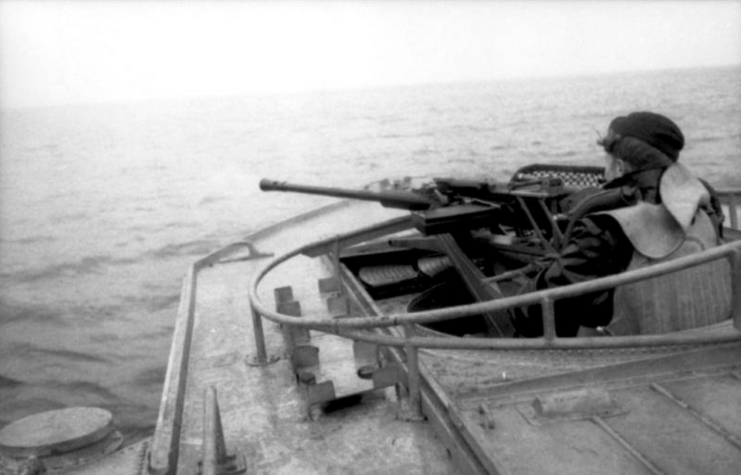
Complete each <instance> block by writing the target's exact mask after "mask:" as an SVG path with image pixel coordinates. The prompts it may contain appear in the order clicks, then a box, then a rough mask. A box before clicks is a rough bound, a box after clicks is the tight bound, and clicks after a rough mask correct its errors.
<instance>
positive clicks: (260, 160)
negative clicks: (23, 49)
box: [0, 68, 741, 440]
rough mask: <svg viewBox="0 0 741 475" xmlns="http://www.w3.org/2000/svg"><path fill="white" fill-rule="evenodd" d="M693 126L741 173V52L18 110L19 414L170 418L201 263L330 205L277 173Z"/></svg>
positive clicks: (576, 159) (480, 160) (6, 240)
mask: <svg viewBox="0 0 741 475" xmlns="http://www.w3.org/2000/svg"><path fill="white" fill-rule="evenodd" d="M634 110H654V111H657V112H662V113H665V114H666V115H668V116H669V117H672V118H673V119H675V120H676V122H677V123H678V124H679V125H680V127H681V128H682V129H683V131H684V133H685V135H686V138H687V143H688V145H687V147H686V149H685V151H684V152H683V155H682V158H681V160H682V161H683V162H684V163H686V164H687V165H688V166H689V167H690V168H691V169H693V170H694V171H696V172H697V173H698V174H700V175H702V176H704V177H706V178H707V179H708V180H709V181H710V182H711V183H713V184H715V185H717V186H718V187H733V186H737V187H738V186H741V166H740V165H741V68H723V69H707V70H685V71H671V72H661V73H642V74H621V75H614V76H600V77H583V78H570V79H538V80H525V81H506V82H485V83H484V82H482V83H478V84H451V85H438V86H421V87H399V88H388V89H376V90H363V91H342V92H331V93H330V92H326V93H312V94H294V95H285V96H266V97H244V98H229V99H204V100H188V101H182V102H156V103H141V104H126V105H98V106H75V107H60V108H48V109H16V110H7V111H3V112H2V116H1V119H0V425H4V424H6V423H9V422H11V421H13V420H15V419H17V418H20V417H24V416H26V415H29V414H32V413H36V412H39V411H45V410H50V409H56V408H61V407H67V406H78V405H92V406H99V407H104V408H106V409H108V410H110V411H112V412H113V414H114V416H115V417H116V420H117V423H118V426H119V428H120V429H122V430H123V432H124V433H125V435H126V436H127V437H128V438H129V440H133V439H135V438H138V437H141V436H143V435H145V434H148V433H149V432H151V430H152V428H153V425H154V421H155V419H156V415H157V410H158V405H159V399H160V391H161V387H162V381H163V378H164V375H165V370H166V362H167V356H168V352H169V347H170V341H171V332H172V330H173V328H174V320H175V315H176V311H177V302H178V297H179V291H180V285H181V281H182V277H183V276H184V274H185V271H186V269H187V267H188V265H189V264H190V263H191V262H192V261H194V260H195V259H196V258H198V257H200V256H202V255H204V254H206V253H208V252H210V251H213V250H215V249H217V248H219V247H220V246H222V245H225V244H227V243H229V242H231V241H234V240H238V239H241V238H242V237H244V236H245V235H247V234H249V233H250V232H251V231H254V230H256V229H259V228H261V227H263V226H265V225H268V224H271V223H274V222H277V221H278V220H280V219H282V218H285V217H288V216H290V215H293V214H296V213H298V212H300V211H302V210H307V209H309V208H311V207H313V206H315V205H316V203H317V201H315V199H314V198H311V197H304V196H292V195H288V194H282V193H281V194H263V193H261V192H260V191H259V189H258V181H259V180H260V178H263V177H269V178H276V179H286V180H292V181H298V182H307V183H311V184H326V185H329V186H346V187H359V186H361V185H363V184H364V183H367V182H369V181H372V180H374V179H380V178H384V177H389V176H391V177H393V176H404V175H411V176H420V175H437V176H465V177H479V178H491V179H501V180H505V179H507V178H508V177H509V176H510V175H511V174H512V173H513V172H514V171H515V170H516V169H517V168H518V167H520V166H523V165H526V164H529V163H533V162H551V163H563V164H601V163H602V162H601V157H602V153H601V152H600V150H599V148H598V147H597V146H596V145H595V140H596V139H597V133H596V131H600V132H603V131H604V129H605V128H606V126H607V124H608V123H609V121H610V120H611V119H612V118H613V117H614V116H616V115H619V114H625V113H628V112H630V111H634Z"/></svg>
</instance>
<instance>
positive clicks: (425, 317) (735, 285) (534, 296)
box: [249, 237, 741, 349]
mask: <svg viewBox="0 0 741 475" xmlns="http://www.w3.org/2000/svg"><path fill="white" fill-rule="evenodd" d="M337 239H341V237H340V238H337ZM325 241H326V240H322V241H319V242H317V243H310V244H307V245H304V246H301V247H299V248H297V249H294V250H293V251H289V252H287V253H285V254H283V255H281V256H279V257H277V258H275V259H274V260H272V261H271V262H269V263H268V264H267V265H266V266H265V267H264V268H263V269H262V270H261V271H260V272H259V273H258V274H257V275H256V277H255V278H254V279H253V282H252V284H251V286H250V294H249V299H250V305H251V307H252V309H253V312H257V313H258V314H259V315H262V316H264V317H265V318H267V319H269V320H271V321H273V322H276V323H280V324H285V325H294V326H298V327H304V328H310V329H315V330H320V331H326V332H330V333H337V334H344V335H345V336H348V337H350V335H348V334H347V331H348V330H350V329H364V328H381V327H391V326H397V325H410V324H423V323H431V322H437V321H443V320H449V319H452V318H459V317H465V316H471V315H476V314H480V313H485V312H493V311H500V310H507V309H510V308H514V307H520V306H527V305H534V304H539V305H541V306H542V308H543V310H544V311H543V312H542V313H543V318H544V328H545V329H546V335H545V337H544V338H540V339H533V340H529V341H531V342H532V343H535V344H534V345H530V344H528V345H525V346H527V347H528V348H532V349H536V348H553V347H559V346H563V347H596V346H599V347H604V346H616V347H618V346H630V345H640V344H648V345H657V344H661V342H662V341H664V342H674V343H679V342H684V341H687V342H697V341H698V337H697V335H692V334H685V335H680V334H668V335H637V336H620V337H598V338H568V339H567V340H569V341H571V343H556V342H557V341H559V342H560V341H562V340H557V339H556V336H555V331H554V330H553V329H554V321H553V307H552V306H553V302H554V301H556V300H558V299H562V298H566V297H572V296H574V295H578V294H584V293H588V292H595V291H600V290H606V289H609V288H614V287H617V286H620V285H624V284H628V283H633V282H638V281H642V280H647V279H650V278H653V277H658V276H661V275H665V274H668V273H671V272H677V271H680V270H683V269H686V268H689V267H693V266H697V265H702V264H705V263H707V262H710V261H714V260H719V259H723V258H727V259H729V261H730V264H731V275H732V283H731V285H732V289H733V290H732V299H733V301H732V316H733V317H735V318H736V321H737V322H739V321H741V241H737V242H733V243H730V244H725V245H722V246H718V247H716V248H712V249H709V250H707V251H704V252H702V253H698V254H693V255H690V256H686V257H682V258H679V259H675V260H672V261H668V262H664V263H660V264H656V265H654V266H651V267H647V268H642V269H636V270H632V271H628V272H624V273H621V274H617V275H611V276H607V277H603V278H600V279H596V280H593V281H588V282H582V283H578V284H573V285H569V286H564V287H558V288H553V289H546V290H541V291H537V292H532V293H528V294H523V295H517V296H513V297H507V298H503V299H499V300H493V301H487V302H479V303H474V304H469V305H461V306H457V307H449V308H445V309H437V310H428V311H422V312H415V313H414V314H391V315H382V316H378V317H354V318H346V319H327V318H323V317H315V316H314V317H312V316H310V315H304V316H302V317H300V318H297V317H292V316H289V315H284V314H280V313H278V312H274V311H272V310H270V309H269V308H267V307H266V306H265V305H264V303H263V302H262V301H261V300H260V298H259V296H258V293H257V288H258V286H259V284H260V282H261V281H262V279H263V278H264V277H265V276H266V275H267V273H268V272H270V271H271V270H272V269H274V268H275V267H277V266H278V265H280V264H281V263H283V262H285V261H287V260H289V259H291V258H292V257H295V256H297V255H300V254H306V253H310V252H311V250H312V249H313V248H315V247H322V246H326V242H325ZM352 337H353V338H357V339H362V340H366V341H370V340H371V339H375V340H376V341H379V340H382V341H384V343H383V344H387V345H392V346H401V345H404V344H408V343H409V340H410V339H409V338H405V339H402V338H396V337H386V336H381V335H376V337H378V338H373V337H371V336H370V335H362V334H358V333H354V334H353V335H352ZM728 338H729V337H728V336H717V337H703V339H702V341H705V340H708V341H715V340H718V341H720V340H727V339H728ZM731 339H741V332H739V333H738V335H734V334H731ZM439 340H440V339H438V340H435V339H432V338H430V337H414V338H413V341H414V343H415V344H416V345H417V346H419V347H437V348H441V347H444V348H454V347H457V348H460V347H462V345H460V342H457V343H454V342H455V340H456V339H453V338H445V339H442V340H448V344H447V345H446V344H443V343H442V342H441V341H439ZM466 340H467V341H468V342H469V343H467V344H466V345H464V346H465V347H467V348H481V349H483V348H489V349H495V348H501V349H508V348H513V347H522V345H512V344H510V343H506V342H507V341H508V340H506V339H485V338H470V339H466ZM575 340H578V341H576V342H575ZM613 340H614V341H613ZM618 341H623V342H625V343H618ZM592 342H594V343H595V345H592V344H591V343H592ZM427 343H429V344H430V345H428V344H427ZM574 343H576V344H574Z"/></svg>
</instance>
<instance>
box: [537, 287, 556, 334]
mask: <svg viewBox="0 0 741 475" xmlns="http://www.w3.org/2000/svg"><path fill="white" fill-rule="evenodd" d="M540 311H541V315H542V316H543V336H544V337H545V339H546V341H547V342H551V341H553V340H554V339H555V338H556V322H555V316H554V311H553V299H550V298H548V297H545V298H543V299H542V300H541V301H540Z"/></svg>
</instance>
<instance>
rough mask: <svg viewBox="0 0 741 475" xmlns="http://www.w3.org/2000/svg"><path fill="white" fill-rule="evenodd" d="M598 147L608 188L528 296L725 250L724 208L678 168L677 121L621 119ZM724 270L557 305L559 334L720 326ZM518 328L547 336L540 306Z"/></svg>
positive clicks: (544, 265) (580, 209) (583, 211)
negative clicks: (709, 250)
mask: <svg viewBox="0 0 741 475" xmlns="http://www.w3.org/2000/svg"><path fill="white" fill-rule="evenodd" d="M598 144H599V145H601V146H602V147H603V148H604V150H605V152H606V156H605V160H606V163H605V178H606V179H607V180H608V182H607V184H606V185H605V186H604V187H603V189H602V191H600V192H598V193H596V194H593V195H592V196H589V197H587V198H585V199H584V200H583V201H581V202H580V203H579V204H578V205H577V206H576V207H575V208H574V210H573V211H574V215H575V218H574V220H573V221H572V223H571V226H570V227H571V229H570V232H567V238H568V240H567V241H566V244H565V245H564V246H563V247H562V250H561V252H560V253H559V254H558V255H557V256H552V257H549V258H546V259H544V260H543V261H542V262H540V264H541V266H540V268H541V270H540V271H539V272H538V274H537V276H536V277H535V279H534V280H533V281H532V282H530V284H529V289H527V290H542V289H547V288H553V287H558V286H564V285H569V284H574V283H578V282H585V281H589V280H592V279H595V278H599V277H604V276H607V275H612V274H617V273H620V272H623V271H625V270H631V269H636V268H640V267H645V266H648V265H651V264H653V263H656V262H661V261H664V260H669V259H674V258H677V257H680V256H683V255H687V254H691V253H694V252H699V251H701V250H703V249H706V248H709V247H713V246H716V245H718V244H720V242H721V239H722V236H721V230H722V221H723V215H722V210H721V208H720V205H719V202H718V200H717V198H716V197H715V193H714V191H713V190H712V189H711V188H710V187H709V185H707V184H706V183H705V182H702V181H701V180H699V179H697V178H696V177H694V176H693V175H692V174H691V173H690V172H689V171H688V170H687V168H685V167H684V166H683V165H681V164H680V163H678V158H679V152H680V151H681V150H682V148H683V147H684V136H683V134H682V132H681V130H680V129H679V127H678V126H677V125H676V124H675V123H674V122H673V121H671V120H670V119H668V118H667V117H665V116H663V115H660V114H656V113H652V112H634V113H631V114H629V115H627V116H621V117H617V118H615V119H614V120H613V121H612V122H611V123H610V126H609V129H608V132H607V134H606V135H605V136H604V137H602V138H601V139H600V140H599V141H598ZM605 203H608V205H605ZM579 216H580V217H579ZM724 265H726V266H727V264H726V263H724V262H719V263H718V264H713V265H706V266H703V267H702V268H700V269H698V268H694V269H688V270H686V271H682V272H681V273H679V274H678V275H677V274H674V275H670V276H665V277H660V278H654V279H650V280H648V281H644V282H640V283H638V284H633V285H627V286H622V287H619V288H618V289H612V290H609V291H598V292H593V293H590V294H586V295H582V296H578V297H574V298H569V299H562V300H558V301H556V302H555V305H554V310H555V318H556V322H555V323H556V334H557V335H558V336H575V335H579V336H591V335H598V334H612V335H627V334H649V333H666V332H670V331H678V330H684V329H689V328H695V327H700V326H705V325H709V324H713V323H716V322H718V321H720V320H722V319H724V318H727V316H728V314H729V313H728V311H727V309H728V308H730V307H729V305H730V303H729V301H730V297H729V295H730V289H728V288H727V285H726V281H727V280H728V279H727V267H723V266H724ZM719 296H720V297H719ZM515 326H516V328H517V330H518V333H519V334H520V335H521V336H526V337H532V336H539V335H541V334H542V333H543V326H542V320H541V308H540V306H539V305H533V306H530V307H528V308H527V309H525V310H524V311H523V310H520V311H518V312H516V318H515Z"/></svg>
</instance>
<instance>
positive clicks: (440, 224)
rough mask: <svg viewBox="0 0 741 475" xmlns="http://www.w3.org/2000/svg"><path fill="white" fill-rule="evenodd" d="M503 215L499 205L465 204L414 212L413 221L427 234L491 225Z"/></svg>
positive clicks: (454, 231)
mask: <svg viewBox="0 0 741 475" xmlns="http://www.w3.org/2000/svg"><path fill="white" fill-rule="evenodd" d="M500 216H501V212H500V208H499V207H498V206H479V205H472V204H465V205H459V206H447V207H442V208H435V209H433V210H430V211H424V212H419V213H414V214H413V215H412V223H414V227H415V228H417V230H419V231H420V232H421V233H422V234H424V235H426V236H431V235H436V234H445V233H456V232H459V231H465V230H469V229H476V228H484V227H491V226H493V225H495V224H496V223H497V219H498V218H499V217H500Z"/></svg>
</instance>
